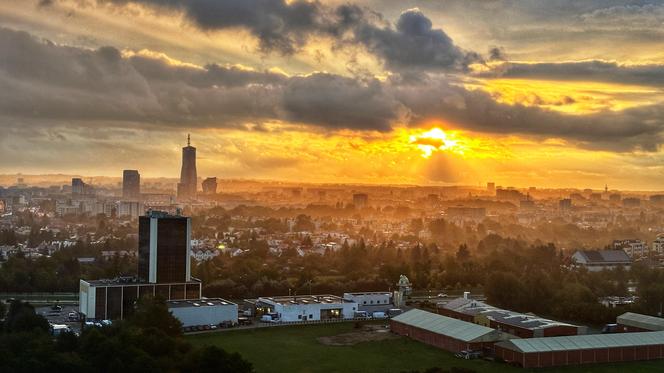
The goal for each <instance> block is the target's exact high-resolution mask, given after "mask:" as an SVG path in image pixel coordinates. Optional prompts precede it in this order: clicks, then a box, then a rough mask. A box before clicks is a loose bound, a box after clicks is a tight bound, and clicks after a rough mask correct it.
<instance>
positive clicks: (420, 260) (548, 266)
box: [194, 234, 664, 324]
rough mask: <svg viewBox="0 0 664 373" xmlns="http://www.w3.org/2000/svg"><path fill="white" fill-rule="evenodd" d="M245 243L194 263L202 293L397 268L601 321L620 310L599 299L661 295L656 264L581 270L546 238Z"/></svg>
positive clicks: (354, 279) (390, 283)
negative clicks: (442, 244)
mask: <svg viewBox="0 0 664 373" xmlns="http://www.w3.org/2000/svg"><path fill="white" fill-rule="evenodd" d="M249 241H250V243H249V244H248V247H251V248H252V249H251V250H250V251H249V252H247V253H245V254H243V255H240V256H236V257H231V256H229V255H220V256H218V257H216V258H215V259H213V260H211V261H208V262H204V263H201V264H199V265H197V266H196V267H195V268H194V275H195V276H196V277H198V278H201V279H202V280H203V283H204V289H203V293H204V295H206V296H215V297H217V296H219V297H225V298H230V299H242V298H249V297H257V296H272V295H280V294H281V295H282V294H289V293H290V294H309V293H314V294H315V293H332V294H342V293H344V292H351V291H385V290H388V289H394V288H395V284H396V282H397V281H398V279H399V275H401V274H405V275H407V276H408V277H409V279H410V280H411V282H412V283H413V286H414V288H415V289H416V290H426V289H447V290H449V291H454V292H461V291H464V290H470V289H483V291H484V294H485V295H486V297H487V299H488V302H489V303H491V304H493V305H496V306H499V307H504V308H507V309H512V310H516V311H522V312H534V313H536V314H538V315H541V316H548V317H552V318H556V319H561V320H568V321H575V322H579V323H589V324H603V323H609V322H614V321H615V316H616V314H617V313H620V312H624V310H625V309H609V308H607V307H605V306H603V305H602V304H601V303H600V302H599V299H600V298H601V297H605V296H625V295H628V285H630V284H634V285H636V287H637V289H638V294H637V295H638V296H639V302H638V303H637V304H636V305H634V306H633V307H631V308H630V309H631V310H634V311H637V312H644V313H648V314H655V313H656V312H658V311H659V307H660V305H661V303H662V300H664V285H661V284H664V271H663V270H661V269H651V268H648V267H646V266H644V265H639V264H636V265H635V266H634V268H633V269H632V270H624V269H622V268H618V269H616V270H612V271H603V272H588V271H586V270H584V269H576V268H572V266H571V263H570V262H569V257H568V256H567V255H565V254H564V253H563V252H562V251H561V250H558V249H557V248H556V247H555V246H554V245H553V244H542V243H539V242H535V243H533V244H529V243H527V242H526V241H523V240H519V239H513V238H503V237H500V236H498V235H495V234H490V235H488V236H486V237H485V238H484V239H482V240H480V242H479V243H478V244H477V246H476V247H474V248H471V247H469V246H468V245H465V244H464V245H460V246H459V247H458V248H457V249H456V251H453V252H450V251H449V250H442V249H440V248H439V247H438V246H437V245H435V244H431V245H428V246H424V245H420V244H414V245H412V246H409V247H406V248H402V247H397V246H395V244H394V242H391V241H387V242H383V243H381V244H378V245H366V244H365V243H364V241H363V240H360V241H359V242H358V243H357V244H355V245H348V244H344V245H343V247H342V248H341V249H340V250H338V251H329V250H328V251H326V252H325V253H324V255H317V254H313V253H311V254H307V255H305V256H299V255H297V253H294V252H292V251H286V252H283V253H282V254H281V255H280V256H277V255H273V254H271V253H270V252H269V251H268V250H267V247H266V245H265V243H264V242H262V241H260V240H256V239H255V238H254V239H249Z"/></svg>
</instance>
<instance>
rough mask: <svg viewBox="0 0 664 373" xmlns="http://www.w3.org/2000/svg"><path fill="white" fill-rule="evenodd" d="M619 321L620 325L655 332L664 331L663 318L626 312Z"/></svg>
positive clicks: (619, 317)
mask: <svg viewBox="0 0 664 373" xmlns="http://www.w3.org/2000/svg"><path fill="white" fill-rule="evenodd" d="M617 321H618V324H622V325H627V326H634V327H637V328H640V329H646V330H653V331H659V330H664V319H663V318H661V317H655V316H648V315H642V314H640V313H632V312H626V313H623V314H622V315H620V316H618V319H617Z"/></svg>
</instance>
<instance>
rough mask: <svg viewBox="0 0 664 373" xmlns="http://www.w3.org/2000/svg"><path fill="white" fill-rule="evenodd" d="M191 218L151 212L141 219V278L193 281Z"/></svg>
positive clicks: (157, 280) (139, 275)
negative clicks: (190, 265)
mask: <svg viewBox="0 0 664 373" xmlns="http://www.w3.org/2000/svg"><path fill="white" fill-rule="evenodd" d="M190 252H191V218H189V217H184V216H179V215H169V214H167V213H164V212H158V211H151V212H148V214H147V215H146V216H141V217H139V220H138V279H139V281H141V282H149V283H168V282H186V281H189V280H191V271H190V267H189V264H190Z"/></svg>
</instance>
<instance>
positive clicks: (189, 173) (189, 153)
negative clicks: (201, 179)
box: [177, 135, 198, 199]
mask: <svg viewBox="0 0 664 373" xmlns="http://www.w3.org/2000/svg"><path fill="white" fill-rule="evenodd" d="M197 183H198V175H197V173H196V148H194V147H193V146H191V138H190V137H189V135H187V146H185V147H184V148H182V169H181V170H180V182H179V183H178V190H177V195H178V199H191V198H194V197H196V184H197Z"/></svg>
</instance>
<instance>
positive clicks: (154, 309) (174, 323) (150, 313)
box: [128, 298, 182, 337]
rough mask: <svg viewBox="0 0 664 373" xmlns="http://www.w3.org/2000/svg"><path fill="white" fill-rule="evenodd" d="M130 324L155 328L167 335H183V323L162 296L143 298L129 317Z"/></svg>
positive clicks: (144, 327)
mask: <svg viewBox="0 0 664 373" xmlns="http://www.w3.org/2000/svg"><path fill="white" fill-rule="evenodd" d="M128 322H129V324H130V325H133V326H135V327H138V328H142V329H149V328H155V329H158V330H161V331H162V332H164V333H165V334H166V335H168V336H171V337H177V336H180V335H182V323H180V321H179V320H178V319H176V318H175V317H173V314H171V313H170V311H169V310H168V306H167V305H166V302H165V301H164V300H163V299H161V298H142V299H141V300H139V302H138V305H137V307H136V311H135V312H134V314H133V315H131V316H130V317H129V319H128Z"/></svg>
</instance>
